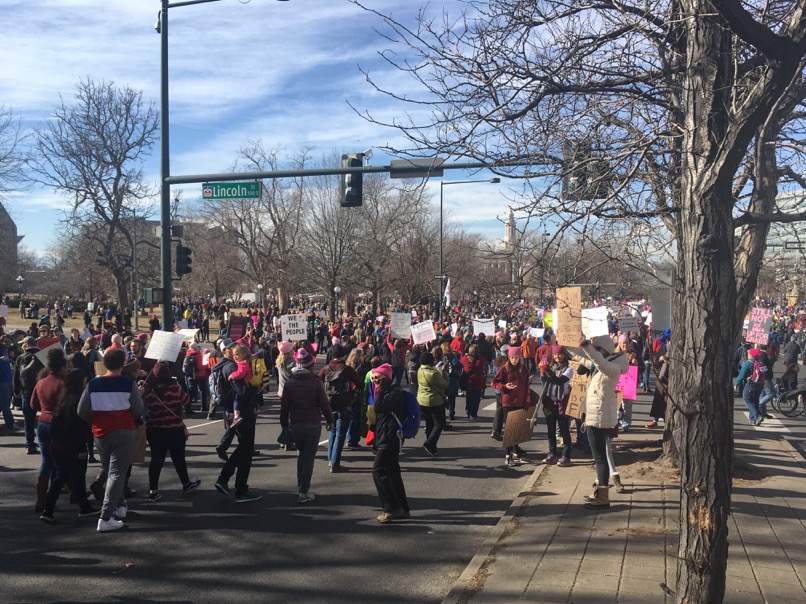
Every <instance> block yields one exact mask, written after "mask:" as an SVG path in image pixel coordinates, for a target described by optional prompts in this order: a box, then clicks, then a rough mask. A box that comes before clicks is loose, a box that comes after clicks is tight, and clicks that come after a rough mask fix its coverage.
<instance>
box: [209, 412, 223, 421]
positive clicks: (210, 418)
mask: <svg viewBox="0 0 806 604" xmlns="http://www.w3.org/2000/svg"><path fill="white" fill-rule="evenodd" d="M207 419H209V420H214V419H221V418H219V417H218V416H217V415H216V414H215V413H208V414H207Z"/></svg>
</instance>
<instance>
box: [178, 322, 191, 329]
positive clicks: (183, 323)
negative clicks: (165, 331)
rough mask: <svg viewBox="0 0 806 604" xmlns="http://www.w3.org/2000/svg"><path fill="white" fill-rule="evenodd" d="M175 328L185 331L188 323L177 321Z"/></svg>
mask: <svg viewBox="0 0 806 604" xmlns="http://www.w3.org/2000/svg"><path fill="white" fill-rule="evenodd" d="M176 326H177V327H178V328H179V329H187V328H188V322H187V321H177V322H176Z"/></svg>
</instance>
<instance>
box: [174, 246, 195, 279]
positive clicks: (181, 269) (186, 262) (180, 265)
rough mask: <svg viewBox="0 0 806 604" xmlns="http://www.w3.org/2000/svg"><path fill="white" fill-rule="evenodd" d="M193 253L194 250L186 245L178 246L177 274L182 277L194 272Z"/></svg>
mask: <svg viewBox="0 0 806 604" xmlns="http://www.w3.org/2000/svg"><path fill="white" fill-rule="evenodd" d="M192 253H193V250H191V249H190V248H189V247H185V246H184V245H178V246H176V274H177V275H179V276H180V277H181V276H182V275H187V274H188V273H192V272H193V267H192V266H191V264H193V258H192V257H191V254H192Z"/></svg>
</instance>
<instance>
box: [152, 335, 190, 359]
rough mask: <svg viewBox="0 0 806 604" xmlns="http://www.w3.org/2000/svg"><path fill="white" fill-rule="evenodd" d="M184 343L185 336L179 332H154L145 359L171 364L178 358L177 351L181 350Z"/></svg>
mask: <svg viewBox="0 0 806 604" xmlns="http://www.w3.org/2000/svg"><path fill="white" fill-rule="evenodd" d="M184 343H185V336H183V335H182V334H181V333H179V332H176V333H175V332H171V331H155V332H154V333H153V334H151V341H150V342H149V343H148V349H147V350H146V354H145V358H147V359H154V360H155V361H169V362H171V363H173V362H174V361H176V358H177V357H178V356H179V351H180V350H182V344H184Z"/></svg>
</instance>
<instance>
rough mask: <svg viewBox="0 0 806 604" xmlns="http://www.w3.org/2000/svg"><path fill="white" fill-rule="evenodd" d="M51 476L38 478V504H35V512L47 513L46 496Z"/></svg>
mask: <svg viewBox="0 0 806 604" xmlns="http://www.w3.org/2000/svg"><path fill="white" fill-rule="evenodd" d="M49 482H50V476H37V477H36V503H35V504H34V512H36V513H37V514H41V513H42V512H43V511H45V496H46V495H47V494H48V483H49Z"/></svg>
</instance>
